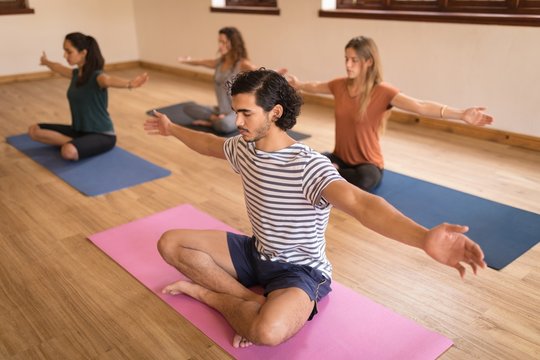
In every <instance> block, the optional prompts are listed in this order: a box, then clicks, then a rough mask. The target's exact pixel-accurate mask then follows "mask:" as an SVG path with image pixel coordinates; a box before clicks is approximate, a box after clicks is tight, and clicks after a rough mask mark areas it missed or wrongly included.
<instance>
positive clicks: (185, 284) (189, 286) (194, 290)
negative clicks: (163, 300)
mask: <svg viewBox="0 0 540 360" xmlns="http://www.w3.org/2000/svg"><path fill="white" fill-rule="evenodd" d="M202 290H204V288H203V287H202V286H200V285H197V284H194V283H192V282H191V281H186V280H180V281H177V282H175V283H172V284H170V285H167V286H165V287H164V288H163V290H161V292H162V293H163V294H169V295H180V294H186V295H188V296H191V297H193V298H196V299H197V298H198V296H199V294H200V292H201V291H202Z"/></svg>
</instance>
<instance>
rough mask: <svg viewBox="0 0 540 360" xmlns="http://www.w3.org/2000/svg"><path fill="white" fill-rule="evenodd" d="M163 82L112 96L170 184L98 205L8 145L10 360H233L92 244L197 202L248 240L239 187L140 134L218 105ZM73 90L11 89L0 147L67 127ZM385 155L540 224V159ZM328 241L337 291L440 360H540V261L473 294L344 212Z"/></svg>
mask: <svg viewBox="0 0 540 360" xmlns="http://www.w3.org/2000/svg"><path fill="white" fill-rule="evenodd" d="M139 71H140V69H130V70H122V71H118V72H116V74H118V75H121V76H133V75H135V74H136V73H138V72H139ZM150 76H151V79H150V82H149V83H148V84H147V85H146V86H145V87H143V88H141V89H136V90H133V91H127V90H116V89H113V90H110V92H109V94H110V99H109V103H110V112H111V115H112V117H113V120H114V121H115V124H116V130H117V133H118V145H119V146H121V147H123V148H124V149H126V150H128V151H131V152H133V153H135V154H137V155H139V156H141V157H143V158H146V159H147V160H149V161H152V162H154V163H156V164H158V165H160V166H163V167H165V168H168V169H170V170H171V171H172V175H171V176H169V177H166V178H163V179H159V180H156V181H152V182H149V183H145V184H142V185H139V186H135V187H132V188H129V189H125V190H121V191H117V192H113V193H111V194H108V195H104V196H97V197H86V196H84V195H81V194H80V193H79V192H77V190H75V189H73V188H72V187H70V186H69V185H67V184H65V183H64V182H63V181H62V180H60V179H59V178H57V177H56V176H54V175H52V174H51V173H49V172H48V171H47V170H45V169H44V168H42V167H41V166H39V165H38V164H36V163H35V162H33V161H32V160H30V159H29V158H28V157H26V156H25V155H23V154H21V153H20V152H19V151H17V150H16V149H14V148H13V147H11V146H9V145H7V144H6V143H5V141H4V142H2V143H1V144H0V195H1V197H0V241H1V249H0V329H1V330H0V358H1V359H225V358H228V357H229V356H228V355H227V353H225V352H224V351H223V350H222V349H221V348H219V347H218V346H217V345H216V344H214V343H213V342H212V341H211V340H210V339H208V338H207V337H206V336H205V335H204V334H203V333H201V332H200V331H199V330H198V329H197V328H195V327H193V326H192V325H191V324H190V323H189V322H188V321H186V320H185V319H184V318H183V317H182V316H180V315H179V314H177V313H176V312H175V311H173V310H172V309H171V308H169V306H168V305H167V304H165V303H163V302H162V301H161V300H160V299H158V298H157V297H156V296H154V295H153V294H152V293H151V292H150V291H149V290H147V289H146V288H145V287H144V286H143V285H141V284H140V283H139V282H138V281H137V280H136V279H134V278H133V277H131V275H130V274H128V273H126V272H125V271H124V270H123V269H121V268H120V267H119V266H118V265H117V264H116V263H115V262H114V261H112V260H111V259H110V258H108V257H107V255H105V254H104V253H102V252H101V251H100V250H98V249H97V248H96V247H95V246H94V245H93V244H92V243H90V242H89V241H88V240H87V239H86V237H87V236H88V235H90V234H93V233H96V232H99V231H102V230H106V229H109V228H111V227H115V226H118V225H120V224H124V223H126V222H129V221H132V220H136V219H140V218H142V217H145V216H148V215H151V214H154V213H156V212H159V211H162V210H165V209H168V208H171V207H174V206H177V205H179V204H184V203H190V204H193V205H194V206H196V207H198V208H199V209H201V210H203V211H205V212H207V213H209V214H211V215H212V216H213V217H215V218H217V219H219V220H221V221H223V222H225V223H227V224H228V225H230V226H232V227H234V228H236V229H238V230H240V231H243V232H247V233H250V226H249V223H248V220H247V216H246V212H245V208H244V200H243V196H242V190H241V186H240V181H239V178H238V176H237V175H236V174H235V173H234V172H233V171H232V170H231V169H230V168H229V166H228V165H227V163H226V162H225V161H220V160H215V159H207V158H203V157H202V156H200V155H198V154H195V153H192V152H190V151H189V150H188V149H187V148H186V147H185V146H184V145H182V144H181V143H179V142H178V141H176V140H174V139H173V138H163V137H153V136H148V135H146V134H145V133H144V131H143V129H142V123H143V121H144V119H145V115H144V113H145V111H146V110H149V109H152V108H155V107H159V106H164V105H169V104H173V103H176V102H180V101H187V100H195V101H199V102H203V103H208V104H212V103H213V102H214V95H213V92H212V87H211V85H210V84H207V83H204V82H199V81H196V80H189V79H184V78H180V77H176V76H173V75H168V74H163V73H157V72H155V73H154V72H152V73H151V74H150ZM67 86H68V82H67V81H66V80H65V79H61V78H53V79H47V80H41V81H31V82H21V83H13V84H8V85H1V86H0V135H1V136H2V137H4V138H5V137H6V136H9V135H15V134H19V133H22V132H25V131H26V129H27V127H28V126H29V125H30V124H31V123H34V122H37V121H43V122H68V121H69V109H68V105H67V101H66V98H65V92H66V89H67ZM516 106H517V105H516ZM332 114H333V112H332V109H330V108H326V107H322V106H317V105H309V104H308V105H306V106H304V108H303V113H302V115H301V118H300V120H299V124H298V125H297V127H296V129H297V130H298V131H302V132H307V133H310V134H311V135H313V136H312V137H311V138H309V139H307V140H306V141H305V143H307V144H308V145H310V146H312V147H313V148H315V149H317V150H321V151H322V150H331V149H332V147H333V121H332ZM531 121H532V120H531ZM383 147H384V153H385V155H386V166H387V168H388V169H391V170H395V171H398V172H401V173H404V174H408V175H412V176H415V177H417V178H421V179H425V180H428V181H431V182H435V183H438V184H441V185H445V186H448V187H451V188H455V189H458V190H461V191H465V192H468V193H471V194H474V195H478V196H481V197H484V198H487V199H490V200H495V201H498V202H501V203H504V204H509V205H513V206H516V207H519V208H522V209H525V210H529V211H533V212H536V213H540V153H538V152H532V151H528V150H521V149H517V148H511V147H508V146H505V145H500V144H494V143H489V142H483V141H478V140H472V139H470V138H463V137H459V136H456V135H452V134H448V133H441V132H436V131H433V130H425V129H420V128H417V127H414V126H407V125H397V124H391V125H390V126H389V129H388V130H387V132H386V134H385V136H384V139H383ZM441 206H444V205H441ZM470 225H474V224H470ZM539 236H540V234H539ZM327 240H328V255H329V257H330V260H331V261H332V262H333V264H334V269H335V270H334V278H335V280H337V281H339V282H341V283H342V284H344V285H346V286H348V287H350V288H352V289H354V290H355V291H357V292H359V293H361V294H363V295H365V296H368V297H370V298H371V299H373V300H375V301H377V302H378V303H380V304H383V305H384V306H386V307H388V308H390V309H392V310H393V311H395V312H397V313H399V314H402V315H403V316H405V317H407V318H410V319H413V320H414V321H416V322H418V323H420V324H422V325H424V326H425V327H427V328H429V329H432V330H434V331H437V332H440V333H441V334H443V335H445V336H447V337H449V338H451V339H452V340H453V341H454V346H453V347H452V348H450V349H449V350H448V351H447V352H446V353H445V354H444V355H443V356H442V357H441V358H442V359H539V358H540V246H538V245H537V246H536V247H535V248H533V249H532V250H530V251H528V252H527V253H526V254H524V255H523V256H521V257H520V258H519V259H517V260H516V261H514V262H513V263H511V264H510V265H508V266H507V267H506V268H504V269H503V270H502V271H495V270H491V269H487V270H485V271H483V272H481V274H480V276H478V277H472V276H469V277H467V278H466V279H465V281H462V280H460V278H459V276H458V273H457V271H455V270H453V269H450V268H446V267H443V266H442V265H438V264H436V263H435V262H433V261H431V260H430V259H428V258H427V256H425V255H424V254H423V253H421V252H420V251H418V250H415V249H411V248H407V247H405V246H402V245H400V244H397V243H395V242H393V241H390V240H388V239H385V238H382V237H380V236H378V235H376V234H373V233H371V232H370V231H368V230H367V229H365V228H364V227H362V225H360V224H358V223H356V222H355V221H354V220H353V219H351V218H349V217H347V216H346V215H345V214H343V213H340V212H339V211H337V210H333V213H332V216H331V220H330V224H329V227H328V231H327ZM329 336H337V335H335V333H334V332H333V331H332V333H331V334H329Z"/></svg>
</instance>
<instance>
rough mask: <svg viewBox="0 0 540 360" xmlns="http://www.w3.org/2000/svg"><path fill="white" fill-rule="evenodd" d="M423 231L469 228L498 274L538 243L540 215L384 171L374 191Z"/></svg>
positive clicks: (539, 238) (471, 235) (489, 263)
mask: <svg viewBox="0 0 540 360" xmlns="http://www.w3.org/2000/svg"><path fill="white" fill-rule="evenodd" d="M373 193H374V194H376V195H379V196H381V197H383V198H385V199H386V200H387V201H388V202H389V203H391V204H392V205H394V206H395V207H396V208H397V209H399V210H400V211H401V212H402V213H404V214H405V215H407V216H409V217H410V218H412V219H414V220H415V221H416V222H418V223H419V224H422V225H424V226H426V227H433V226H435V225H438V224H440V223H442V222H449V223H455V224H460V225H467V226H469V232H468V233H467V236H469V237H470V238H471V239H473V240H474V241H476V242H477V243H478V244H479V245H480V246H481V247H482V249H483V250H484V255H485V260H486V263H487V264H488V266H489V267H490V268H493V269H496V270H500V269H502V268H503V267H505V266H506V265H508V264H509V263H511V262H512V261H514V260H515V259H517V258H518V257H519V256H521V255H522V254H524V253H525V252H526V251H527V250H529V249H530V248H532V247H533V246H534V245H535V244H537V243H538V242H539V241H540V215H539V214H535V213H532V212H529V211H525V210H521V209H518V208H515V207H512V206H508V205H503V204H500V203H497V202H494V201H490V200H486V199H482V198H480V197H477V196H474V195H470V194H465V193H463V192H461V191H457V190H452V189H449V188H447V187H444V186H440V185H436V184H432V183H430V182H427V181H423V180H418V179H415V178H412V177H409V176H405V175H401V174H398V173H395V172H392V171H389V170H384V176H383V180H382V181H381V185H380V186H379V187H378V188H377V189H375V190H374V191H373Z"/></svg>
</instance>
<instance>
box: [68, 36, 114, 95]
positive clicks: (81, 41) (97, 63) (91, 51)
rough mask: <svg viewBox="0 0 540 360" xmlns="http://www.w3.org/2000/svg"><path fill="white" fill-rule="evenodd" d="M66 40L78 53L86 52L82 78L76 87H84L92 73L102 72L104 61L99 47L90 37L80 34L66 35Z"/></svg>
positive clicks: (80, 77)
mask: <svg viewBox="0 0 540 360" xmlns="http://www.w3.org/2000/svg"><path fill="white" fill-rule="evenodd" d="M66 40H69V42H70V43H71V44H72V45H73V47H74V48H76V49H77V50H78V51H83V50H86V58H85V59H84V65H83V67H82V76H79V79H78V80H77V86H81V85H84V84H86V83H87V82H88V79H90V77H91V76H92V74H93V73H94V71H96V70H103V66H104V65H105V59H104V58H103V55H101V50H100V49H99V45H98V43H97V41H96V39H94V38H93V37H92V36H89V35H84V34H82V33H80V32H74V33H70V34H67V35H66Z"/></svg>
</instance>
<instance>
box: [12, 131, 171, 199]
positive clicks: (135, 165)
mask: <svg viewBox="0 0 540 360" xmlns="http://www.w3.org/2000/svg"><path fill="white" fill-rule="evenodd" d="M6 140H7V142H8V143H9V144H11V145H13V146H14V147H15V148H17V149H18V150H20V151H22V152H23V153H24V154H26V155H28V156H29V157H30V158H31V159H32V160H34V161H35V162H37V163H38V164H40V165H42V166H44V167H45V168H47V169H48V170H50V171H51V172H52V173H54V174H56V175H57V176H58V177H60V178H61V179H62V180H64V181H65V182H67V183H68V184H70V185H71V186H73V187H74V188H76V189H77V190H79V191H80V192H82V193H83V194H85V195H88V196H95V195H101V194H106V193H110V192H112V191H116V190H120V189H124V188H127V187H131V186H134V185H138V184H141V183H144V182H147V181H150V180H154V179H159V178H161V177H164V176H167V175H170V174H171V172H170V171H169V170H167V169H164V168H161V167H159V166H157V165H154V164H152V163H150V162H148V161H146V160H144V159H142V158H140V157H138V156H136V155H133V154H132V153H130V152H127V151H126V150H123V149H121V148H119V147H114V148H113V149H112V150H110V151H108V152H106V153H103V154H100V155H97V156H93V157H91V158H87V159H83V160H80V161H76V162H74V161H68V160H64V159H62V157H61V156H60V150H59V148H58V147H55V146H50V145H45V144H42V143H38V142H35V141H33V140H31V139H30V137H29V136H28V135H27V134H23V135H16V136H10V137H8V138H7V139H6Z"/></svg>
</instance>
